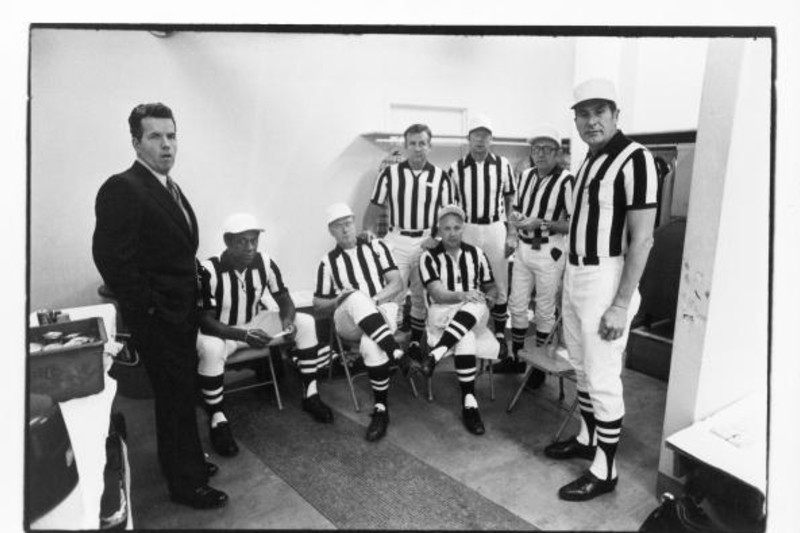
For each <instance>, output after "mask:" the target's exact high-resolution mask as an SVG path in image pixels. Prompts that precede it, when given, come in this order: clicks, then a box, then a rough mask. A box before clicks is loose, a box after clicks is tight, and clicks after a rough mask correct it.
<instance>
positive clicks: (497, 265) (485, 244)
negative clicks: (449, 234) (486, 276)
mask: <svg viewBox="0 0 800 533" xmlns="http://www.w3.org/2000/svg"><path fill="white" fill-rule="evenodd" d="M464 241H465V242H467V243H469V244H471V245H473V246H477V247H478V248H480V249H481V250H483V252H484V253H485V254H486V258H487V259H488V260H489V265H491V267H492V274H494V282H495V284H497V303H498V304H500V305H502V304H504V303H506V301H507V300H508V260H506V226H505V224H503V223H502V222H492V223H491V224H465V225H464Z"/></svg>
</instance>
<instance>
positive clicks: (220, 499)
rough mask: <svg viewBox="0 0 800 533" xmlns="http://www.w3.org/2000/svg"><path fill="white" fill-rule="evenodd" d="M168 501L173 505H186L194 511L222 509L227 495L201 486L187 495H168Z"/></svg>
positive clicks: (175, 493) (206, 486)
mask: <svg viewBox="0 0 800 533" xmlns="http://www.w3.org/2000/svg"><path fill="white" fill-rule="evenodd" d="M169 497H170V499H171V500H172V501H173V502H175V503H180V504H182V505H188V506H189V507H194V508H195V509H217V508H219V507H224V506H225V504H227V503H228V495H227V494H225V493H224V492H222V491H221V490H217V489H214V488H211V487H209V486H208V485H201V486H199V487H197V488H196V489H194V490H193V491H191V492H188V493H185V494H184V493H180V492H173V493H171V494H170V495H169Z"/></svg>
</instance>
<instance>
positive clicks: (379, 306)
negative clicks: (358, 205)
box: [314, 203, 410, 441]
mask: <svg viewBox="0 0 800 533" xmlns="http://www.w3.org/2000/svg"><path fill="white" fill-rule="evenodd" d="M327 216H328V231H329V232H330V234H331V236H332V237H333V238H334V239H335V240H336V247H335V248H334V249H333V250H331V251H330V252H328V253H327V254H325V256H324V257H323V258H322V261H321V262H320V264H319V267H318V268H317V283H316V289H315V291H314V309H315V310H316V311H317V312H318V313H320V314H321V315H322V316H331V315H332V316H333V322H334V325H335V327H336V332H337V334H338V335H339V336H340V337H342V338H343V339H346V340H349V341H358V342H359V343H360V344H359V348H360V351H361V354H362V356H363V357H364V365H365V366H366V367H367V375H368V376H369V382H370V386H371V387H372V393H373V396H374V398H375V405H374V408H373V412H372V421H371V422H370V424H369V427H368V428H367V433H366V439H367V440H368V441H376V440H378V439H380V438H382V437H383V436H384V435H386V429H387V427H388V425H389V410H388V405H389V404H388V401H387V400H388V394H389V364H390V363H391V362H394V363H396V364H397V365H398V366H399V367H400V369H401V370H402V371H403V374H405V375H407V374H408V370H409V366H410V362H409V361H408V358H407V357H403V352H402V350H401V349H400V347H399V346H398V344H397V341H395V338H394V332H395V330H396V329H397V309H398V305H397V302H396V298H397V295H398V294H401V293H403V292H404V287H405V285H404V284H403V278H402V276H401V275H400V272H399V270H398V269H397V265H396V264H395V262H394V259H393V258H392V253H391V252H390V251H389V247H388V246H387V245H386V244H385V243H384V242H383V241H382V240H380V239H372V240H371V241H370V242H368V243H367V242H359V241H357V239H356V226H355V217H354V216H353V211H352V210H351V209H350V206H348V205H347V204H343V203H339V204H334V205H332V206H330V207H328V209H327Z"/></svg>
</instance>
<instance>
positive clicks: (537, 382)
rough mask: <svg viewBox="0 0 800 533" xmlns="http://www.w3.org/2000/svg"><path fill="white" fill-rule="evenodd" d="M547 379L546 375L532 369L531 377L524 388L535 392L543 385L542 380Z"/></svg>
mask: <svg viewBox="0 0 800 533" xmlns="http://www.w3.org/2000/svg"><path fill="white" fill-rule="evenodd" d="M546 377H547V374H545V373H544V372H542V371H541V370H539V369H538V368H534V369H533V372H531V375H530V376H528V381H527V382H526V383H525V387H526V388H528V389H532V390H536V389H538V388H539V387H541V386H542V385H544V380H545V378H546Z"/></svg>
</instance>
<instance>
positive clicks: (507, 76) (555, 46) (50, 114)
mask: <svg viewBox="0 0 800 533" xmlns="http://www.w3.org/2000/svg"><path fill="white" fill-rule="evenodd" d="M573 46H574V43H573V41H572V40H570V39H554V38H549V37H548V38H533V37H463V36H453V37H447V36H392V35H367V36H348V35H313V34H246V33H206V32H182V33H177V34H174V35H172V36H170V37H168V38H157V37H154V36H152V35H150V34H149V33H147V32H143V31H86V30H46V29H36V30H34V31H33V32H32V40H31V94H32V100H31V194H30V202H31V203H30V242H31V248H30V266H31V269H30V271H31V278H30V279H31V287H30V304H31V307H32V308H39V307H45V306H46V307H60V306H65V305H80V304H85V303H91V302H93V301H95V299H96V296H95V293H94V292H95V288H96V286H97V285H98V284H99V283H100V278H99V275H98V274H97V272H96V270H95V268H94V265H93V263H92V259H91V234H92V231H93V227H94V215H93V205H94V197H95V194H96V191H97V189H98V187H99V186H100V184H101V183H102V182H103V181H104V180H105V179H106V178H107V177H108V176H110V175H111V174H113V173H116V172H119V171H121V170H123V169H124V168H127V166H128V165H129V164H130V163H131V161H132V160H133V151H132V149H131V147H130V135H129V134H128V131H127V122H126V120H127V116H128V114H129V113H130V110H131V109H132V108H133V106H134V105H135V104H137V103H140V102H146V101H163V102H164V103H167V104H168V105H170V106H171V107H172V108H173V110H174V111H175V113H176V118H177V123H178V135H179V140H180V149H179V154H178V158H177V163H176V165H175V168H174V170H173V175H174V177H175V178H176V180H177V181H178V182H179V183H180V185H181V186H182V187H183V189H184V191H185V192H186V194H187V195H188V197H189V198H190V200H191V201H192V204H193V206H194V208H195V211H196V212H197V213H198V217H199V222H200V236H201V244H200V251H199V255H200V257H205V256H208V255H211V254H216V253H219V252H220V251H221V248H222V239H221V236H219V230H218V228H219V227H220V225H221V222H222V221H223V220H224V218H225V216H227V214H229V213H230V212H233V211H241V210H251V211H254V212H256V213H257V214H258V215H259V216H260V217H261V218H262V219H263V221H264V223H265V224H266V226H267V228H268V231H267V233H266V236H265V239H264V241H262V242H263V244H262V246H265V247H266V249H267V250H268V251H269V252H270V253H271V254H272V255H273V256H274V257H275V258H276V260H277V261H278V263H279V265H280V266H281V267H282V269H283V271H284V275H285V278H286V281H287V283H288V284H289V286H290V288H292V289H293V290H301V289H311V288H312V287H313V277H314V271H315V268H316V265H317V263H318V261H319V258H320V257H321V255H322V254H323V253H324V252H325V251H326V250H327V249H328V248H329V247H330V246H331V245H332V241H331V240H330V237H329V236H328V235H327V232H326V229H325V225H324V222H323V215H322V213H321V210H322V209H323V208H324V206H326V205H327V204H329V203H332V202H334V201H340V200H344V201H348V202H351V203H352V204H353V207H354V209H356V211H357V212H362V211H363V210H364V209H365V206H366V202H367V199H368V196H369V188H370V187H371V184H372V181H373V179H374V173H375V171H376V169H377V165H378V163H379V162H380V160H381V159H382V158H383V156H384V147H383V146H379V145H376V144H373V143H371V142H369V141H366V140H364V139H363V138H361V137H360V134H361V133H364V132H371V131H379V130H382V129H384V128H386V127H387V117H388V108H389V104H391V103H414V104H419V103H425V104H432V105H455V106H464V107H467V108H469V109H471V110H474V111H477V112H483V113H487V114H489V115H490V116H491V117H492V119H493V121H494V125H495V128H496V129H497V134H498V135H501V136H516V135H524V134H525V133H526V132H527V131H528V130H529V129H530V127H531V126H532V124H533V122H536V121H540V120H541V121H547V122H552V123H555V124H557V125H559V126H561V127H562V128H564V130H565V131H566V129H567V128H568V127H569V121H570V116H569V112H568V100H569V95H570V91H571V86H572V70H573V68H572V60H573V55H574V54H573ZM544 78H546V83H543V82H542V79H544ZM436 133H437V132H435V131H434V134H436ZM451 133H457V132H451ZM434 142H435V139H434ZM451 152H452V150H451ZM451 152H447V151H442V152H440V153H438V154H437V153H434V157H433V159H434V160H440V162H441V163H442V164H444V162H446V161H447V159H446V158H447V157H450V155H449V154H450V153H451Z"/></svg>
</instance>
